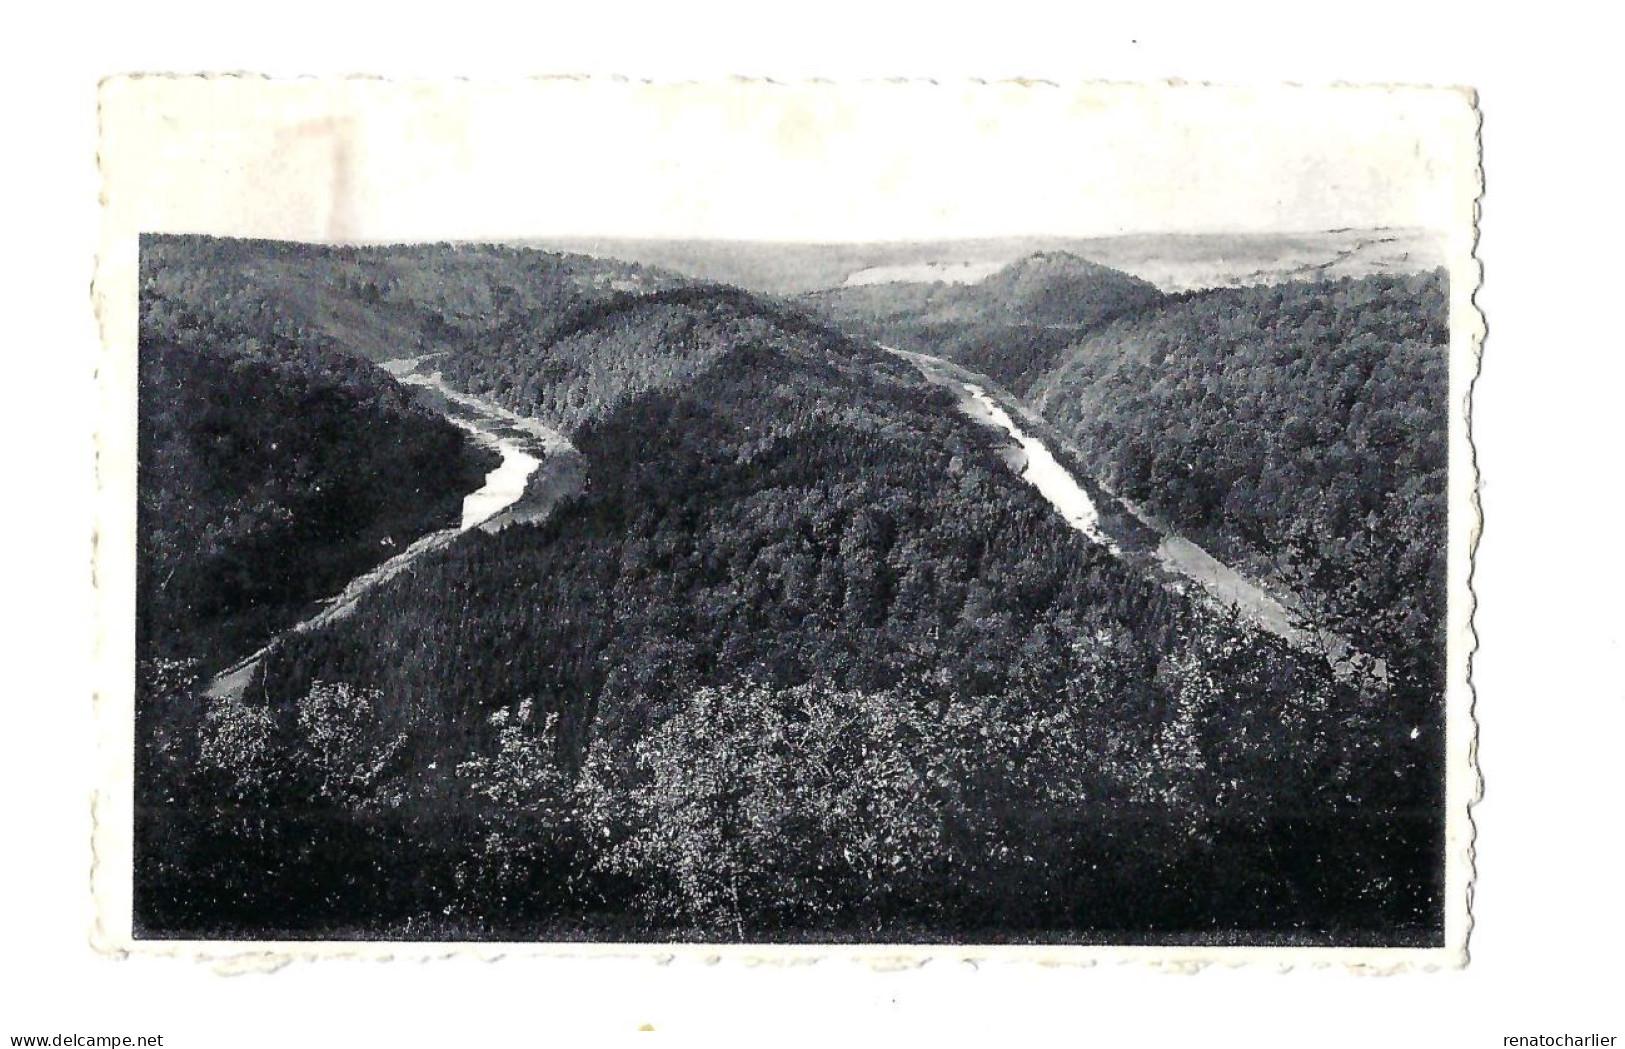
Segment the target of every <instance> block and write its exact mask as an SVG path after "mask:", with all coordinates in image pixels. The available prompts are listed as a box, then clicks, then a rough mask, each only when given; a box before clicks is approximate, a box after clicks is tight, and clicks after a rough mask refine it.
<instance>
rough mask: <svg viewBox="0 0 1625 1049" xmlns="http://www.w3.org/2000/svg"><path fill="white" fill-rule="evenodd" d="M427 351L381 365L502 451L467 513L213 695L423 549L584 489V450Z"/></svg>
mask: <svg viewBox="0 0 1625 1049" xmlns="http://www.w3.org/2000/svg"><path fill="white" fill-rule="evenodd" d="M427 359H428V358H425V357H403V358H400V359H398V360H392V361H385V362H383V363H382V365H381V367H382V368H383V369H384V370H385V371H387V372H389V373H390V374H391V375H393V376H394V377H395V378H396V379H397V380H399V381H400V382H403V383H405V384H407V385H409V386H414V387H417V388H418V389H420V390H422V391H423V399H424V400H425V401H426V402H427V403H429V404H431V405H433V406H435V407H436V408H438V409H439V410H440V411H441V412H442V413H443V414H444V415H445V416H446V418H447V419H448V420H450V421H451V422H453V423H455V424H456V425H458V426H460V427H462V428H463V429H464V430H467V431H468V432H469V433H470V434H471V435H472V436H473V438H474V439H475V440H476V441H478V442H479V443H481V444H483V445H485V446H486V447H487V448H490V449H492V450H493V451H495V452H496V453H497V454H498V455H500V456H501V457H502V458H501V461H500V462H499V463H498V464H497V466H496V468H495V469H493V470H491V471H489V472H488V473H487V474H486V475H485V483H484V484H482V485H481V486H480V487H479V488H478V489H476V490H475V491H473V492H470V493H469V494H468V495H466V496H464V497H463V510H462V519H461V520H460V521H459V522H458V524H457V526H456V527H455V528H443V529H441V530H440V531H438V532H430V533H429V534H427V535H424V536H420V537H419V538H418V539H417V540H416V541H414V542H413V543H412V544H411V545H410V546H408V547H407V548H406V549H405V550H402V551H401V552H400V553H398V554H396V555H395V556H394V557H391V558H390V559H389V560H387V561H385V562H383V563H382V564H380V565H378V566H376V567H375V568H372V569H371V570H369V571H367V572H365V573H363V574H361V575H359V576H357V577H355V578H354V579H352V580H350V582H349V584H348V585H346V586H345V588H344V589H343V591H341V592H340V593H339V594H337V595H336V596H334V597H331V598H328V599H327V600H326V601H324V602H322V607H321V609H320V610H319V611H318V612H316V613H315V614H314V615H311V616H309V617H308V618H306V619H304V620H301V621H300V622H298V623H295V624H294V625H293V626H291V627H289V628H288V629H287V630H284V631H283V632H282V633H280V634H278V635H277V637H276V638H273V639H272V640H271V641H270V642H269V643H268V644H266V645H265V646H264V647H263V648H261V649H260V650H259V651H257V652H255V653H253V654H252V655H250V656H248V657H247V658H245V659H242V660H240V661H238V662H237V663H235V664H234V665H232V666H230V667H227V668H226V669H225V670H223V671H221V672H220V674H219V675H217V676H216V677H215V679H214V680H213V681H212V682H210V683H209V687H208V689H207V691H208V694H209V695H210V696H213V697H216V698H229V697H234V696H238V695H241V694H242V691H243V690H244V689H245V688H247V687H248V683H249V681H250V680H252V679H253V676H254V671H255V669H256V668H257V667H258V666H259V665H260V663H261V662H262V661H263V660H264V659H265V657H266V655H267V654H268V653H269V652H270V651H271V649H272V648H273V647H275V645H276V644H277V642H278V641H279V640H280V639H281V638H282V637H285V636H287V635H288V634H292V633H302V632H305V631H310V630H316V629H319V628H321V627H323V626H326V625H327V624H329V623H332V622H335V621H337V620H339V619H342V618H344V617H345V616H347V615H349V614H350V613H351V612H352V611H353V610H354V609H355V607H356V603H357V602H358V601H360V599H361V597H362V595H363V594H365V593H367V592H368V591H369V590H372V589H373V588H375V587H377V586H379V585H380V584H382V583H385V582H387V581H388V580H390V579H393V578H395V577H396V576H397V575H400V574H401V573H402V572H404V571H406V570H407V569H408V568H410V567H411V566H412V565H413V564H414V563H416V562H417V561H418V560H420V559H421V558H422V557H423V556H424V555H426V554H428V553H430V552H431V551H434V550H439V549H441V548H442V547H445V546H448V545H450V544H451V543H452V542H453V541H454V540H456V539H457V537H458V536H461V535H463V534H464V533H466V532H470V531H473V530H474V529H476V528H478V529H482V530H484V531H496V530H498V529H501V528H504V527H506V526H508V525H510V524H515V523H524V522H528V521H536V520H540V519H541V518H543V517H545V516H547V514H548V513H549V512H550V511H551V510H552V508H553V507H554V506H555V505H557V504H558V503H559V502H560V501H562V500H563V499H565V498H566V497H568V496H569V495H571V494H573V493H574V492H576V491H579V490H580V487H581V484H582V482H583V480H584V479H585V476H586V474H585V471H584V469H583V468H582V465H581V456H580V453H579V452H577V451H576V449H575V446H574V445H572V444H571V443H570V441H569V439H568V438H566V437H565V436H564V435H563V434H561V433H559V432H558V431H557V430H554V429H552V428H551V427H548V426H546V425H545V424H543V423H542V422H540V421H538V420H536V419H531V418H527V417H525V416H522V415H517V414H515V413H514V412H510V411H508V410H507V409H506V408H503V407H502V406H500V405H497V404H493V403H492V402H490V401H487V400H485V399H484V398H482V397H475V396H473V395H472V394H468V393H464V392H463V391H461V390H456V389H453V388H452V387H450V386H448V385H447V384H446V382H445V379H444V378H443V377H442V376H441V375H440V373H439V372H438V371H434V372H424V371H421V370H419V369H420V368H421V367H422V365H423V362H424V361H425V360H427Z"/></svg>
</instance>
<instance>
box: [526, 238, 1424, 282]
mask: <svg viewBox="0 0 1625 1049" xmlns="http://www.w3.org/2000/svg"><path fill="white" fill-rule="evenodd" d="M518 243H522V244H525V245H528V246H536V247H545V248H548V249H550V250H555V251H565V252H573V253H584V254H590V255H601V256H607V257H613V258H618V259H625V260H628V261H636V262H639V263H642V264H644V265H646V266H654V267H658V268H661V269H665V270H670V271H673V272H676V273H682V274H685V275H688V276H690V277H695V278H699V279H702V280H710V281H719V282H722V283H725V284H734V285H737V286H739V287H741V288H747V289H749V290H751V291H755V292H758V293H762V294H768V295H803V294H806V293H807V292H812V291H821V290H824V289H828V288H838V287H842V286H847V285H860V284H876V283H888V282H901V281H906V282H912V283H921V284H928V283H931V282H934V281H936V280H945V281H955V282H967V281H972V280H977V279H980V278H981V277H983V276H986V275H987V274H989V273H991V272H993V271H994V270H996V269H998V268H1000V267H1002V266H1007V265H1009V264H1010V263H1012V262H1015V261H1017V260H1019V259H1022V258H1026V257H1027V256H1030V255H1032V254H1034V253H1037V252H1054V251H1061V252H1069V253H1071V254H1074V255H1078V256H1081V257H1084V258H1088V259H1093V260H1094V261H1096V262H1098V263H1100V264H1101V265H1104V266H1110V267H1112V268H1113V269H1118V270H1122V271H1123V272H1125V273H1129V274H1132V275H1133V276H1136V277H1139V278H1140V279H1142V280H1145V281H1149V282H1150V283H1152V284H1155V285H1156V286H1157V287H1158V288H1160V289H1161V290H1163V291H1165V292H1177V291H1191V290H1194V289H1198V288H1216V287H1242V286H1246V285H1253V284H1278V283H1281V282H1283V281H1292V280H1310V279H1316V278H1321V277H1345V276H1347V277H1361V276H1369V275H1372V274H1377V273H1420V272H1424V271H1426V270H1431V269H1433V268H1435V267H1437V266H1439V265H1442V264H1443V263H1444V261H1445V257H1444V248H1443V242H1442V240H1441V239H1440V238H1439V237H1438V236H1436V235H1435V234H1433V233H1431V232H1429V231H1427V230H1419V229H1340V230H1320V231H1304V232H1284V233H1132V234H1123V235H1118V236H1103V237H1053V236H1016V237H998V238H983V239H975V240H938V241H891V242H880V243H828V244H804V243H787V242H772V241H724V240H681V239H672V240H637V239H620V238H588V237H574V238H569V237H566V238H536V239H531V240H526V241H522V242H518Z"/></svg>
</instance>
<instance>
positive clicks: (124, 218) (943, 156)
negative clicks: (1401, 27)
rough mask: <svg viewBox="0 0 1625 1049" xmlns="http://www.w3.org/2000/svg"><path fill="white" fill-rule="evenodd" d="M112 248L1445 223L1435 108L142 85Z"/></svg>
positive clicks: (1184, 93)
mask: <svg viewBox="0 0 1625 1049" xmlns="http://www.w3.org/2000/svg"><path fill="white" fill-rule="evenodd" d="M102 103H103V132H104V139H103V149H102V161H103V165H104V167H103V170H104V177H105V180H104V186H105V189H106V192H107V195H108V199H109V202H110V204H111V207H110V210H109V216H110V217H109V222H110V224H111V225H112V227H113V228H112V229H110V230H109V233H111V234H113V235H121V234H126V233H134V232H149V231H163V232H203V233H215V234H233V235H243V236H263V237H278V238H289V239H300V240H440V239H482V238H488V239H511V238H521V237H563V236H603V237H662V236H664V237H705V238H745V239H767V240H812V241H850V240H887V239H929V240H936V239H948V238H956V237H988V236H1006V235H1055V236H1099V235H1110V234H1115V233H1133V232H1142V231H1143V232H1200V231H1220V230H1236V231H1242V230H1247V231H1251V230H1310V229H1327V228H1333V227H1343V226H1353V227H1367V226H1419V227H1427V228H1433V229H1457V228H1464V227H1465V226H1466V225H1468V224H1469V221H1468V220H1470V217H1471V215H1470V209H1471V201H1472V196H1473V188H1472V187H1473V186H1474V185H1476V180H1475V174H1474V171H1475V164H1476V148H1475V145H1474V136H1475V129H1476V121H1475V118H1474V115H1473V113H1472V109H1471V105H1470V102H1469V100H1468V97H1467V96H1465V95H1463V94H1461V93H1458V92H1453V91H1444V90H1426V89H1392V90H1384V89H1375V88H1359V89H1354V88H1310V87H1302V88H1245V87H1230V88H1211V87H1200V86H1182V87H1166V86H1129V85H1092V86H1084V87H1073V88H1058V87H1053V86H1045V85H1037V86H1032V87H1021V86H1017V85H998V86H979V85H972V84H958V85H952V86H934V85H930V84H926V83H919V82H913V83H907V84H894V83H880V82H868V83H859V84H843V85H831V84H817V83H813V84H801V85H797V86H785V85H777V84H771V83H765V82H718V83H710V84H693V85H664V86H657V85H647V84H636V83H626V82H614V81H571V80H538V81H517V82H507V83H486V84H478V83H473V84H471V83H442V84H435V85H430V84H411V83H390V82H385V81H378V80H350V81H281V82H271V81H265V80H260V79H254V78H223V79H215V80H202V79H195V78H193V79H167V80H166V79H159V78H149V79H141V80H135V81H117V82H111V83H109V84H108V85H107V86H106V87H105V88H104V92H103V98H102Z"/></svg>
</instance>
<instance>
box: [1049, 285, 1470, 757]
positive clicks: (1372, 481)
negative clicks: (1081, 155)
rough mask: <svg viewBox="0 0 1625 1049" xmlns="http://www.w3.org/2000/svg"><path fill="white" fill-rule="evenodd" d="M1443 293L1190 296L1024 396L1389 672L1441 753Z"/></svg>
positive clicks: (1332, 288)
mask: <svg viewBox="0 0 1625 1049" xmlns="http://www.w3.org/2000/svg"><path fill="white" fill-rule="evenodd" d="M1445 292H1446V287H1445V278H1444V274H1443V272H1442V271H1436V272H1433V273H1426V274H1415V275H1379V276H1373V277H1364V278H1358V279H1355V278H1344V279H1342V280H1338V281H1325V282H1315V283H1291V284H1280V285H1275V286H1273V287H1251V288H1232V289H1217V290H1213V291H1207V292H1197V293H1190V294H1187V295H1183V296H1180V297H1178V298H1177V299H1176V300H1175V301H1172V302H1170V303H1169V304H1167V305H1166V306H1164V307H1162V308H1159V309H1157V310H1155V311H1151V312H1148V313H1144V314H1137V315H1135V316H1133V317H1130V318H1125V319H1123V320H1121V321H1117V322H1113V323H1110V324H1108V325H1106V326H1104V327H1102V328H1100V329H1098V330H1096V331H1094V332H1092V333H1090V334H1089V335H1088V336H1086V337H1085V338H1084V339H1082V340H1081V341H1079V342H1078V343H1076V344H1075V345H1073V346H1072V347H1070V348H1069V349H1068V350H1067V351H1066V353H1065V355H1064V356H1063V357H1062V358H1061V360H1060V361H1059V362H1058V363H1057V364H1056V366H1055V367H1053V368H1052V369H1051V370H1050V371H1049V373H1048V374H1046V375H1045V376H1044V377H1043V378H1041V379H1040V380H1038V381H1036V382H1034V383H1033V384H1032V385H1030V386H1029V387H1028V388H1027V389H1025V390H1024V391H1022V392H1024V393H1025V394H1026V395H1027V396H1028V398H1029V399H1030V400H1031V401H1032V402H1033V403H1035V404H1036V405H1037V406H1038V407H1039V408H1040V409H1041V410H1042V412H1043V414H1044V415H1045V416H1046V417H1047V418H1048V419H1049V420H1050V421H1051V422H1053V423H1054V424H1055V425H1056V426H1057V427H1058V428H1059V429H1061V430H1062V432H1064V433H1066V434H1068V435H1069V437H1070V438H1071V439H1072V441H1073V442H1074V444H1075V445H1076V446H1077V447H1078V449H1079V450H1080V451H1081V452H1082V453H1083V455H1084V456H1085V457H1086V459H1087V461H1088V462H1089V463H1090V464H1091V467H1092V468H1094V469H1095V470H1097V471H1098V475H1099V476H1100V478H1101V479H1102V480H1103V481H1105V482H1107V483H1108V484H1110V485H1111V486H1113V487H1114V488H1115V489H1116V490H1117V491H1118V492H1119V493H1120V494H1122V495H1125V496H1127V497H1128V498H1130V499H1133V500H1136V501H1139V502H1140V503H1142V504H1144V505H1145V506H1147V507H1148V508H1150V509H1151V510H1152V511H1153V512H1154V513H1156V514H1158V515H1160V516H1161V517H1163V518H1164V519H1166V520H1168V521H1169V522H1171V523H1172V524H1173V525H1174V526H1175V527H1177V528H1179V529H1180V530H1181V531H1184V532H1185V533H1186V534H1189V535H1191V536H1193V537H1195V538H1197V539H1198V540H1199V541H1201V542H1202V543H1204V544H1205V545H1207V546H1209V547H1210V549H1213V550H1214V551H1216V552H1218V553H1220V554H1221V555H1222V556H1225V557H1227V558H1228V559H1230V560H1232V561H1235V562H1237V563H1243V564H1249V563H1250V564H1251V565H1252V566H1253V567H1254V568H1255V569H1256V570H1257V572H1258V573H1259V575H1261V576H1262V577H1264V578H1266V579H1270V580H1272V581H1274V582H1275V583H1276V584H1277V585H1278V586H1280V587H1282V588H1283V589H1285V590H1288V591H1289V592H1292V593H1295V594H1297V595H1298V596H1299V597H1300V598H1301V599H1302V600H1301V603H1300V608H1301V610H1302V613H1303V615H1304V618H1305V619H1306V620H1307V621H1309V622H1310V623H1311V624H1312V625H1314V626H1317V627H1321V628H1325V629H1328V630H1332V631H1335V632H1337V633H1340V634H1342V635H1343V636H1346V637H1349V638H1351V639H1352V640H1353V641H1354V643H1355V645H1356V646H1357V647H1359V648H1361V649H1363V650H1364V651H1366V652H1368V653H1371V654H1373V655H1375V656H1378V657H1379V658H1381V659H1383V660H1384V661H1385V662H1386V663H1387V665H1388V667H1389V669H1390V671H1391V672H1392V673H1393V674H1394V675H1395V677H1396V685H1398V686H1399V688H1398V696H1399V697H1400V699H1401V701H1402V702H1403V703H1404V704H1405V705H1406V706H1407V708H1408V709H1409V712H1410V714H1411V715H1412V717H1413V718H1414V719H1415V721H1416V724H1417V725H1418V726H1419V727H1420V728H1422V729H1423V730H1425V731H1426V733H1427V734H1428V736H1429V742H1428V744H1427V745H1428V747H1429V749H1430V751H1436V748H1438V747H1440V746H1442V741H1441V738H1440V737H1441V736H1442V721H1441V718H1442V711H1443V703H1442V695H1443V687H1444V678H1443V675H1444V621H1445V592H1446V585H1445V567H1446V566H1445V548H1446V544H1445V526H1446V515H1445V493H1446V481H1447V476H1448V466H1449V463H1448V458H1449V457H1448V448H1447V436H1448V432H1447V424H1448V420H1447V415H1446V399H1447V395H1448V388H1449V352H1448V349H1449V346H1448V340H1449V329H1448V324H1447V317H1446V295H1445ZM1148 434H1153V435H1155V439H1151V440H1148V439H1147V435H1148Z"/></svg>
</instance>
